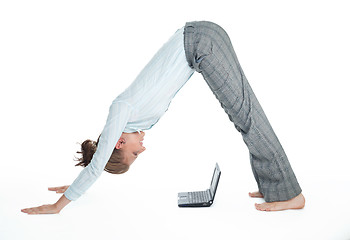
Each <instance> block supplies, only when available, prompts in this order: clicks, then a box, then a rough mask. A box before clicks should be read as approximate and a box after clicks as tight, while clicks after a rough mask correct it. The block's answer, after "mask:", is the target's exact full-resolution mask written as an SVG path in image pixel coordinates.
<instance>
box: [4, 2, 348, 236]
mask: <svg viewBox="0 0 350 240" xmlns="http://www.w3.org/2000/svg"><path fill="white" fill-rule="evenodd" d="M228 2H229V3H230V5H229V4H228ZM185 4H186V7H184V6H185ZM154 6H157V7H154ZM347 9H348V8H347V5H346V1H340V0H339V1H299V0H296V1H293V2H286V1H277V0H266V1H258V0H256V1H243V0H242V1H240V0H234V1H223V0H218V1H215V4H213V1H180V2H178V1H176V4H175V1H174V2H173V4H172V5H171V6H168V5H166V6H165V4H164V1H158V0H150V1H139V2H138V3H137V4H135V3H134V1H130V2H128V1H124V2H123V3H119V2H118V1H115V2H114V1H113V2H112V1H111V2H107V1H106V2H105V1H103V2H101V1H99V2H91V1H90V2H87V1H79V0H72V1H67V2H66V1H60V2H54V1H39V0H35V1H2V2H1V3H0V34H1V35H0V53H1V54H0V66H2V67H1V70H0V80H1V87H0V109H1V110H0V111H1V117H0V136H1V137H0V146H1V151H0V239H1V240H23V239H33V240H34V239H35V240H41V239H45V240H47V239H50V240H55V239H59V240H62V239H105V240H107V239H123V240H134V239H177V240H178V239H186V240H187V239H220V240H226V239H230V240H231V239H239V240H245V239H268V240H274V239H276V240H280V239H283V240H287V239H293V240H294V239H302V240H303V239H305V240H310V239H317V240H350V217H349V216H350V208H349V199H350V188H349V185H350V177H349V169H350V159H349V153H348V152H349V137H348V136H349V135H350V127H349V124H348V123H349V122H350V114H349V106H348V105H349V104H348V103H349V102H350V98H349V84H348V83H349V79H350V75H349V71H348V69H349V67H348V65H349V64H348V63H349V56H350V47H349V44H348V43H349V42H350V35H349V31H346V30H347V29H348V23H349V22H350V19H349V16H350V15H349V14H348V10H347ZM192 20H210V21H214V22H217V23H219V24H220V25H222V26H223V27H224V28H225V29H226V31H227V32H228V34H229V36H230V37H231V40H232V42H233V45H234V48H235V51H236V53H237V55H238V59H239V60H240V63H241V65H242V68H243V69H244V72H245V74H246V76H247V78H248V81H249V82H250V84H251V86H252V88H253V90H254V92H255V94H256V95H257V98H258V99H259V102H260V103H261V105H262V107H263V108H264V111H265V113H266V115H267V117H268V118H269V120H270V122H271V125H272V126H273V128H274V130H275V132H276V134H277V136H278V137H279V140H280V141H281V143H282V145H283V147H284V149H285V151H286V153H287V155H288V158H289V160H290V163H291V165H292V167H293V169H294V171H295V174H296V176H297V178H298V181H299V182H300V185H301V187H302V189H303V194H304V195H305V197H306V207H305V209H303V210H293V211H282V212H259V211H257V210H255V208H254V203H255V202H262V201H263V200H261V199H260V200H259V199H251V198H249V197H248V192H249V191H254V190H257V188H256V183H255V181H254V177H253V174H252V172H251V169H250V164H249V156H248V150H247V148H246V146H245V144H244V143H243V141H242V138H241V136H240V134H239V133H238V132H237V131H236V129H235V128H234V126H233V124H232V123H231V122H230V121H229V120H228V118H227V116H226V114H225V113H224V111H223V110H222V109H221V107H220V104H219V103H218V102H217V100H216V99H215V97H214V96H213V95H212V93H211V92H210V90H209V88H208V86H206V83H205V82H204V80H203V79H202V78H201V76H200V74H198V73H196V74H194V75H193V77H192V78H191V79H190V80H189V82H188V83H187V84H186V85H185V86H184V87H183V88H182V89H181V91H179V93H178V94H177V96H176V97H175V98H174V100H173V101H172V103H171V105H170V108H169V111H167V113H166V114H165V115H164V116H163V117H162V118H161V119H160V121H159V122H158V123H157V125H156V126H154V127H153V128H152V129H151V130H149V131H146V137H145V141H144V145H145V146H146V148H147V150H146V151H145V152H144V153H143V154H142V155H141V156H140V157H139V159H138V160H137V161H136V162H135V163H134V164H133V165H132V167H131V169H130V171H129V172H128V173H126V174H123V175H118V176H115V175H111V174H108V173H103V175H102V176H101V177H100V178H99V179H98V181H97V182H96V183H95V184H94V185H93V186H92V187H91V188H90V189H89V190H88V191H87V192H86V193H85V194H84V195H83V196H82V197H81V198H79V199H78V200H77V201H75V202H72V203H70V204H69V205H68V206H67V207H66V208H65V209H63V211H62V212H61V213H60V214H58V215H36V216H29V215H26V214H23V213H22V212H20V210H21V209H22V208H27V207H33V206H38V205H42V204H50V203H54V202H56V201H57V199H58V198H59V195H57V194H56V193H52V192H49V191H47V187H51V186H60V185H66V184H71V183H72V182H73V180H74V179H75V178H76V177H77V176H78V174H79V172H80V170H81V169H82V168H81V167H74V164H75V162H74V161H73V158H74V154H75V152H76V151H77V150H79V145H77V144H75V143H76V142H81V141H83V140H85V139H86V138H92V139H96V138H97V137H98V135H99V134H100V131H101V129H102V128H103V126H104V123H105V120H106V117H107V113H108V108H109V104H110V103H111V101H112V100H113V99H114V97H115V96H116V95H117V94H118V93H120V92H121V91H122V90H123V89H125V88H126V87H127V86H128V85H129V84H130V83H131V82H132V80H133V79H134V78H135V77H136V75H137V73H138V72H139V71H140V70H141V69H142V67H143V66H144V65H145V64H146V63H147V62H148V60H149V59H150V58H151V57H152V56H153V54H154V53H155V51H156V50H158V48H159V47H160V46H161V44H163V43H164V42H165V41H166V40H167V39H168V38H169V37H170V36H171V34H173V33H174V32H175V31H176V30H177V29H178V28H180V27H182V25H183V24H184V23H185V22H186V21H192ZM149 26H152V27H149ZM121 33H126V34H125V35H124V36H123V37H121ZM140 36H141V37H140ZM141 40H142V41H141ZM145 46H147V47H145ZM131 53H132V54H131ZM215 162H218V163H219V164H220V167H221V169H222V177H221V180H220V184H219V188H218V192H217V195H216V198H215V202H214V204H213V205H212V206H211V207H210V208H197V209H180V208H178V207H177V193H178V192H180V191H193V190H205V189H206V188H207V187H208V186H209V183H210V178H211V175H212V171H213V168H214V165H215Z"/></svg>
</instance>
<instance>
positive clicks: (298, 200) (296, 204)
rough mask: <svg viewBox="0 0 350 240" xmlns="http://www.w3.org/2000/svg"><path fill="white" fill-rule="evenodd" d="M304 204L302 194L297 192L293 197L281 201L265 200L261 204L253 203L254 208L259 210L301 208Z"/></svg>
mask: <svg viewBox="0 0 350 240" xmlns="http://www.w3.org/2000/svg"><path fill="white" fill-rule="evenodd" d="M304 206H305V198H304V196H303V194H301V193H300V194H299V195H298V196H296V197H295V198H292V199H290V200H287V201H281V202H265V203H261V204H257V203H255V208H256V209H257V210H260V211H282V210H287V209H302V208H304Z"/></svg>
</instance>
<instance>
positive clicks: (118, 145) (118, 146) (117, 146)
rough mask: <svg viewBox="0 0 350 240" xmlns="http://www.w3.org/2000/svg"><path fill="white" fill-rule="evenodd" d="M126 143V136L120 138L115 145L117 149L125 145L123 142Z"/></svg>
mask: <svg viewBox="0 0 350 240" xmlns="http://www.w3.org/2000/svg"><path fill="white" fill-rule="evenodd" d="M124 143H125V139H124V138H122V137H121V138H119V140H118V142H117V144H116V145H115V148H116V149H121V148H122V147H123V144H124Z"/></svg>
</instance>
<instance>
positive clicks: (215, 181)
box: [210, 163, 221, 200]
mask: <svg viewBox="0 0 350 240" xmlns="http://www.w3.org/2000/svg"><path fill="white" fill-rule="evenodd" d="M220 174H221V171H220V168H219V165H218V164H217V163H216V166H215V170H214V174H213V178H212V179H211V184H210V194H211V195H212V196H213V200H214V197H215V192H216V188H217V186H218V183H219V178H220Z"/></svg>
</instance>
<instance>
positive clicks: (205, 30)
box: [184, 21, 301, 202]
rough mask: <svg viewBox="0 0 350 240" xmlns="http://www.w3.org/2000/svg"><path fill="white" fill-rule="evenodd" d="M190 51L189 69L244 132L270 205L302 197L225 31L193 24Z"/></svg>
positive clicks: (187, 35) (188, 28)
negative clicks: (198, 75) (199, 74)
mask: <svg viewBox="0 0 350 240" xmlns="http://www.w3.org/2000/svg"><path fill="white" fill-rule="evenodd" d="M184 48H185V53H186V59H187V62H188V64H189V66H190V67H191V68H194V69H195V70H196V71H197V72H199V73H201V74H202V76H203V78H204V79H205V81H206V82H207V84H208V85H209V87H210V89H211V90H212V92H213V93H214V95H215V96H216V98H217V99H218V100H219V101H220V104H221V106H222V108H223V109H224V110H225V112H226V113H227V114H228V117H229V119H230V120H231V121H232V122H233V123H234V125H235V127H236V129H237V130H238V131H239V132H240V133H241V134H242V137H243V141H244V142H245V144H246V145H247V147H248V149H249V155H250V163H251V167H252V170H253V174H254V177H255V180H256V181H257V184H258V188H259V191H260V192H261V193H262V194H263V195H264V198H265V201H266V202H275V201H285V200H289V199H291V198H294V197H296V196H297V195H299V194H300V193H301V188H300V186H299V183H298V181H297V179H296V177H295V174H294V172H293V170H292V168H291V166H290V163H289V161H288V158H287V156H286V154H285V152H284V150H283V148H282V146H281V144H280V142H279V140H278V138H277V136H276V134H275V133H274V131H273V129H272V127H271V125H270V123H269V121H268V119H267V117H266V116H265V113H264V111H263V109H262V108H261V106H260V104H259V102H258V100H257V98H256V97H255V94H254V92H253V90H252V88H251V87H250V85H249V83H248V81H247V79H246V77H245V75H244V73H243V70H242V68H241V66H240V64H239V62H238V59H237V56H236V54H235V51H234V50H233V47H232V44H231V41H230V38H229V36H228V35H227V33H226V32H225V30H224V29H222V28H221V27H220V26H219V25H217V24H215V23H212V22H207V21H198V22H187V23H186V25H185V29H184Z"/></svg>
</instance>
